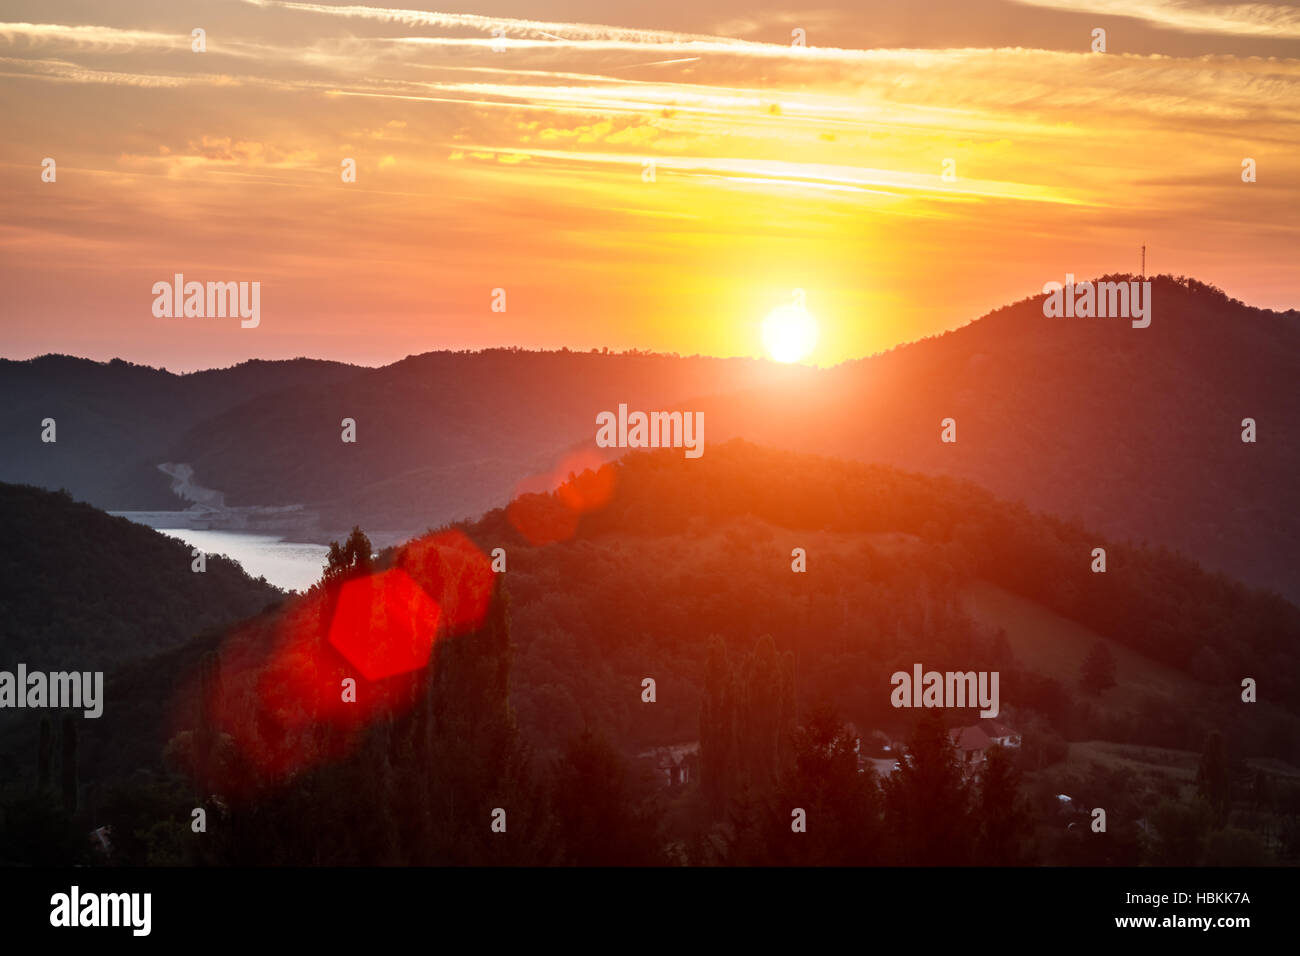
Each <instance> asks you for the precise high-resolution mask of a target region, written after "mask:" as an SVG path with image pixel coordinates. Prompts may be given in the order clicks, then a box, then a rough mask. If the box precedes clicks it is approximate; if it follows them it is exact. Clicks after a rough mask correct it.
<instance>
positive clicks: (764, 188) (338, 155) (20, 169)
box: [0, 0, 1300, 370]
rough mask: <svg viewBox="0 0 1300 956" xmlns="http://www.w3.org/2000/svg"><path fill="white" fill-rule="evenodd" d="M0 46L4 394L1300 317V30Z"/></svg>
mask: <svg viewBox="0 0 1300 956" xmlns="http://www.w3.org/2000/svg"><path fill="white" fill-rule="evenodd" d="M1121 11H1123V12H1125V13H1127V14H1129V15H1125V16H1121V15H1118V14H1119V12H1121ZM4 16H5V18H6V20H7V21H9V22H7V23H5V24H0V74H3V75H2V78H0V111H2V113H3V115H4V116H5V118H6V135H5V137H4V140H3V144H2V145H0V206H2V208H3V210H4V211H3V214H2V216H0V242H2V243H3V244H4V254H3V259H2V261H0V284H2V286H3V289H4V296H3V301H2V304H0V310H3V319H2V322H3V330H4V332H3V338H2V339H0V355H3V356H4V357H7V358H26V357H30V356H32V355H37V354H41V353H44V352H51V351H55V352H68V353H72V354H76V355H86V356H90V357H93V358H100V359H106V358H111V357H115V356H120V357H123V358H126V359H128V360H131V361H137V362H145V363H149V364H155V365H165V366H166V367H168V368H172V369H175V370H189V369H195V368H207V367H212V366H220V365H229V364H231V363H233V362H237V361H240V360H243V359H245V358H250V357H263V358H276V357H288V356H295V355H310V356H313V357H323V358H336V359H342V360H346V361H353V362H361V363H366V364H378V363H382V362H388V361H392V360H394V359H397V358H401V357H402V356H404V355H407V354H410V353H415V352H423V351H428V350H431V349H438V348H478V347H486V346H494V345H521V346H526V347H542V348H559V347H561V346H568V347H570V348H577V349H587V348H590V347H593V346H596V347H601V346H608V347H610V348H615V349H625V348H640V349H652V350H656V351H669V352H672V351H675V352H680V353H694V352H701V353H709V354H716V355H758V354H761V352H762V343H761V340H760V336H759V327H760V323H761V321H762V319H763V317H764V315H765V314H766V313H767V312H768V311H769V310H771V309H772V308H773V307H775V306H778V305H782V304H784V303H786V302H788V301H790V296H791V290H792V289H795V288H800V289H803V290H804V293H805V295H806V299H807V304H808V308H809V309H810V310H811V312H812V313H813V314H814V315H815V316H816V317H817V319H818V321H819V324H820V327H821V335H820V339H819V342H818V345H817V348H816V350H815V351H814V352H813V354H812V356H811V357H810V361H813V362H816V363H818V364H823V365H825V364H832V363H835V362H839V361H843V360H845V359H848V358H854V357H858V356H861V355H865V354H869V353H871V352H875V351H878V350H881V349H884V348H889V347H891V346H892V345H895V344H897V343H899V342H901V341H909V340H913V339H916V338H919V337H922V336H925V335H929V334H934V333H936V332H940V331H943V330H944V329H947V328H952V327H955V326H957V325H961V324H963V323H965V322H967V321H969V320H970V319H972V318H975V317H977V316H979V315H980V314H981V313H983V312H985V311H987V310H988V309H990V308H993V307H996V306H998V305H1001V304H1004V303H1006V302H1008V301H1013V300H1016V299H1020V298H1023V297H1024V296H1027V295H1032V294H1035V293H1037V292H1038V291H1040V290H1041V288H1042V285H1043V283H1044V282H1047V281H1052V280H1056V281H1061V280H1062V279H1063V278H1064V275H1065V273H1067V272H1072V273H1074V274H1076V275H1078V276H1080V277H1084V276H1088V275H1094V274H1098V273H1103V272H1110V271H1122V270H1124V271H1127V270H1134V271H1135V270H1136V269H1137V266H1138V247H1139V246H1140V245H1141V244H1142V243H1143V242H1145V243H1147V245H1148V246H1149V247H1150V251H1149V254H1148V268H1149V270H1153V271H1160V272H1166V271H1167V272H1172V273H1174V274H1185V275H1193V276H1195V277H1197V278H1199V279H1202V280H1204V281H1208V282H1211V283H1213V284H1215V285H1218V286H1220V287H1222V288H1223V289H1225V291H1227V292H1228V293H1229V294H1231V295H1233V296H1236V297H1238V298H1241V299H1243V300H1245V301H1247V302H1249V303H1251V304H1255V305H1262V306H1269V307H1274V308H1283V309H1285V308H1291V307H1296V306H1297V305H1300V278H1298V277H1297V275H1298V273H1297V269H1296V267H1295V265H1296V261H1297V258H1298V257H1297V249H1298V248H1300V244H1298V243H1297V238H1298V235H1297V233H1298V231H1300V185H1298V184H1300V131H1298V127H1297V117H1300V58H1298V57H1300V11H1298V10H1297V8H1295V7H1294V6H1282V5H1276V6H1274V5H1269V4H1236V5H1234V4H1225V3H1204V4H1202V3H1197V2H1175V0H1141V2H1135V3H1129V2H1125V3H1119V2H1118V0H1032V2H1031V0H1025V2H1009V0H997V2H987V0H971V2H957V0H951V2H940V3H929V4H921V3H916V4H898V3H890V4H870V3H868V4H862V3H859V2H854V3H852V4H844V5H841V6H839V7H838V8H837V6H834V5H822V4H818V5H816V6H815V7H813V6H811V5H810V6H808V7H807V8H806V9H804V10H801V9H800V8H799V7H798V6H792V5H788V4H776V5H771V6H759V5H756V4H755V3H753V2H750V0H746V2H741V0H721V2H709V3H687V2H684V0H666V2H659V3H653V4H649V3H646V4H608V3H596V2H594V0H576V2H574V0H570V2H547V0H532V2H504V3H473V4H462V5H457V6H456V7H454V8H452V10H450V11H445V12H440V13H427V12H422V11H418V10H412V9H396V10H394V9H390V8H384V7H375V6H365V5H360V4H357V5H349V6H340V5H332V4H328V3H296V2H275V0H257V2H252V0H230V2H228V3H223V4H212V3H198V2H196V3H192V4H186V3H175V2H168V0H124V2H118V3H113V4H102V3H93V2H87V0H81V2H67V0H40V2H33V0H17V2H15V0H10V2H8V3H6V5H5V11H4ZM521 17H526V18H528V19H518V18H521ZM195 27H202V28H203V29H204V30H206V33H207V38H206V40H207V52H204V53H195V52H192V51H191V30H192V29H193V28H195ZM1094 27H1102V28H1104V29H1105V30H1106V33H1107V37H1106V42H1107V52H1105V53H1093V52H1091V50H1090V45H1091V43H1092V39H1091V33H1092V30H1093V28H1094ZM494 29H495V30H498V31H499V32H500V34H501V36H502V37H503V39H494V38H493V31H494ZM796 29H801V30H803V31H804V32H805V35H806V43H807V47H806V48H804V49H799V48H797V47H793V46H792V45H791V38H792V31H793V30H796ZM494 44H496V45H498V46H503V47H504V48H503V49H493V45H494ZM44 157H52V158H54V159H55V161H56V163H57V181H56V182H54V183H44V182H42V181H41V160H42V159H43V158H44ZM345 157H351V158H355V160H356V163H357V170H358V179H357V182H355V183H344V182H342V181H341V177H340V162H341V161H342V160H343V159H344V158H345ZM1244 157H1252V158H1254V159H1255V160H1256V161H1257V164H1258V182H1256V183H1253V184H1245V183H1242V182H1241V163H1242V159H1243V158H1244ZM945 159H951V160H953V161H954V163H955V173H956V178H955V180H953V181H951V182H948V181H945V180H944V178H943V176H942V172H943V163H944V160H945ZM646 161H653V162H654V164H655V169H654V172H655V175H654V181H653V182H645V181H644V179H643V171H644V169H645V163H646ZM176 272H183V273H184V274H185V276H186V278H187V279H195V280H199V281H208V280H213V281H228V280H246V281H259V282H261V285H262V292H261V323H260V325H259V326H258V327H257V328H256V329H241V328H240V325H239V322H238V320H229V319H201V318H189V319H166V318H164V319H159V318H155V317H154V315H153V314H152V311H151V305H152V302H153V296H152V294H151V291H150V290H151V287H152V285H153V283H155V282H157V281H160V280H166V281H170V280H171V277H172V276H173V274H174V273H176ZM495 288H504V289H505V290H506V295H507V311H506V312H504V313H501V312H493V311H492V309H491V303H492V290H493V289H495Z"/></svg>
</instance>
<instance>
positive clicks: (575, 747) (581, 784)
mask: <svg viewBox="0 0 1300 956" xmlns="http://www.w3.org/2000/svg"><path fill="white" fill-rule="evenodd" d="M552 801H553V806H554V809H555V817H556V821H557V823H558V825H559V829H560V835H561V837H562V839H563V841H564V855H565V858H566V860H567V861H568V862H570V863H576V864H578V865H580V866H647V865H653V864H661V863H663V862H665V859H664V856H663V852H662V850H661V849H660V845H659V823H660V818H659V814H658V813H657V812H655V808H654V807H653V806H652V805H651V804H650V803H649V802H648V801H643V800H638V798H637V795H636V793H635V792H634V791H633V789H632V786H631V781H630V780H629V776H628V772H627V765H626V763H625V762H624V760H623V758H622V757H621V756H620V755H619V753H618V751H617V750H615V749H614V748H613V746H612V745H611V744H610V743H609V741H608V740H607V739H605V737H603V736H601V735H599V734H597V733H594V732H593V731H592V730H591V729H590V728H587V729H584V730H583V731H582V733H581V734H579V735H578V736H577V737H575V738H573V739H572V740H570V741H569V745H568V747H567V748H566V749H565V752H564V756H563V757H561V758H560V759H559V760H558V761H557V763H556V765H555V776H554V784H553V787H552Z"/></svg>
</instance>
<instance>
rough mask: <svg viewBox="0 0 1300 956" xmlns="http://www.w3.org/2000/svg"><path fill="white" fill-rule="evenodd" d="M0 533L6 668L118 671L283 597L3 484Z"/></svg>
mask: <svg viewBox="0 0 1300 956" xmlns="http://www.w3.org/2000/svg"><path fill="white" fill-rule="evenodd" d="M0 529H3V534H4V539H5V541H6V543H7V547H5V548H4V549H3V553H0V648H3V649H4V661H5V666H11V665H13V664H16V663H18V662H20V661H21V662H23V663H26V664H27V666H28V667H29V668H30V669H31V670H61V669H64V668H73V669H76V670H100V669H107V670H111V669H112V668H114V667H116V666H118V665H121V664H123V663H126V662H128V661H132V660H139V659H143V658H147V657H149V656H151V655H154V654H157V653H159V652H162V651H166V650H170V649H172V648H176V647H179V646H181V645H183V644H184V643H186V641H188V640H189V638H191V637H192V636H193V635H194V634H196V633H197V632H199V631H201V630H204V629H212V628H219V627H225V626H227V625H229V624H231V623H232V622H234V621H236V620H238V619H240V618H241V617H247V616H249V615H251V614H255V613H257V612H258V611H260V610H262V608H264V607H265V606H266V605H267V604H268V602H271V601H275V600H278V599H279V598H280V596H281V592H280V591H279V590H277V589H276V588H274V587H272V586H270V585H269V584H267V583H266V582H265V581H262V580H257V581H254V580H253V579H251V578H249V577H248V576H247V575H246V574H244V573H243V571H242V570H241V569H240V567H239V565H237V564H235V563H234V562H232V561H229V560H227V559H225V558H222V557H220V556H216V555H213V556H209V557H208V558H207V564H206V568H207V569H206V571H204V572H203V573H196V572H194V571H192V570H191V561H192V558H191V552H190V549H189V548H188V547H187V546H186V545H184V544H183V543H182V542H180V541H178V540H176V539H174V538H169V537H166V536H164V535H161V534H159V533H157V532H156V531H152V530H151V529H149V528H146V527H144V526H143V525H138V524H134V523H133V522H130V521H127V520H126V519H125V518H114V517H112V516H110V515H106V514H104V513H103V512H102V511H99V510H97V509H96V508H94V507H92V506H90V505H88V504H84V503H82V502H77V501H73V500H72V498H71V496H69V495H67V494H66V493H59V492H49V491H43V490H41V489H38V488H33V487H29V486H24V485H10V484H0Z"/></svg>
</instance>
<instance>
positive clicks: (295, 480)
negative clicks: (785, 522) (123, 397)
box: [170, 349, 815, 534]
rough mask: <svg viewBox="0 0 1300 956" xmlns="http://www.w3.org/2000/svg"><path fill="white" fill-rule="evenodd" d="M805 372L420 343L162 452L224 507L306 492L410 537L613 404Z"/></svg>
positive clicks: (556, 448) (546, 457) (574, 434)
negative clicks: (396, 357)
mask: <svg viewBox="0 0 1300 956" xmlns="http://www.w3.org/2000/svg"><path fill="white" fill-rule="evenodd" d="M814 376H815V372H814V371H813V370H811V369H806V368H779V367H773V366H771V365H770V364H768V363H764V362H759V361H755V360H752V359H717V358H707V357H701V356H691V357H677V356H667V355H652V354H640V353H620V354H604V353H595V352H571V351H559V352H529V351H524V350H519V349H490V350H486V351H482V352H431V353H428V354H425V355H417V356H412V357H410V358H407V359H404V360H402V361H400V362H396V363H394V364H392V365H389V366H386V367H384V368H380V369H373V370H366V371H365V372H363V373H362V374H360V375H358V376H356V377H354V378H351V379H349V380H347V381H345V382H341V383H336V384H329V385H319V386H304V387H302V388H300V389H297V390H296V391H294V392H292V393H287V392H279V393H275V394H270V395H263V396H261V397H259V398H256V399H253V400H251V401H249V402H246V403H244V404H242V405H240V406H238V407H235V408H232V409H230V410H229V411H227V412H226V413H224V414H222V415H219V416H216V417H214V418H213V419H211V420H209V421H206V422H204V423H202V424H201V425H198V426H196V427H194V428H193V429H191V430H190V431H189V432H188V433H187V434H186V435H185V436H184V437H183V438H182V439H180V440H179V441H178V442H176V444H175V445H174V446H173V448H172V450H171V451H170V455H171V456H172V460H175V461H184V462H188V463H190V464H192V465H193V466H194V469H195V474H196V477H197V479H198V481H199V482H201V483H202V484H204V485H207V486H209V487H213V488H216V489H219V490H220V491H222V492H224V493H225V494H226V502H227V503H228V504H231V505H286V504H297V503H306V504H308V505H311V506H313V507H317V508H322V509H323V510H324V511H325V512H326V515H327V524H329V523H330V522H329V519H330V518H332V519H333V522H332V524H333V526H334V527H341V528H346V527H350V526H351V525H352V524H353V523H356V522H360V523H361V524H363V525H364V526H365V527H367V528H373V529H394V530H401V531H404V532H406V533H407V534H415V533H419V532H420V531H423V530H424V529H426V528H428V527H431V526H436V525H439V524H442V523H444V522H446V521H450V520H455V519H459V518H464V517H474V516H477V515H479V514H481V513H483V512H484V511H486V510H487V509H488V508H491V507H493V506H494V505H497V504H499V503H500V502H502V501H505V500H509V498H510V497H511V496H512V495H513V494H514V492H515V487H516V484H517V483H518V482H519V481H521V480H524V479H527V478H529V477H530V476H533V475H535V474H537V473H538V472H544V471H548V470H550V469H553V468H554V467H555V465H556V463H557V460H558V459H560V458H561V457H563V450H564V449H565V448H566V447H567V446H571V445H572V444H573V443H574V442H575V441H580V440H581V439H582V438H583V437H584V436H587V437H588V438H589V437H590V435H592V434H594V432H595V425H594V422H595V416H596V413H597V412H599V411H601V410H605V409H611V410H612V409H616V408H617V407H618V403H619V402H628V403H629V404H630V406H631V407H632V408H661V407H664V406H666V405H675V404H677V403H680V402H682V401H684V400H687V399H690V398H691V397H692V396H697V395H703V394H713V393H720V392H728V391H734V390H736V389H738V388H741V387H744V386H748V385H758V384H766V383H771V382H774V381H791V382H793V381H809V380H811V379H812V378H813V377H814ZM344 418H352V419H354V420H355V421H356V423H357V442H356V444H346V443H344V442H343V441H342V440H341V438H340V433H341V428H340V423H341V422H342V420H343V419H344ZM585 447H586V448H588V449H589V450H591V451H592V452H594V451H595V447H594V444H593V443H592V442H590V441H587V442H585Z"/></svg>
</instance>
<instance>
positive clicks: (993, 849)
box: [975, 744, 1030, 866]
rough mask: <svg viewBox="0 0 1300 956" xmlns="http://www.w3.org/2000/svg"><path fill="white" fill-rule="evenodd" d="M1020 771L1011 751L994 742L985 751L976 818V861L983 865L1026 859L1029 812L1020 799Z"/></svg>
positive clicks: (1001, 864)
mask: <svg viewBox="0 0 1300 956" xmlns="http://www.w3.org/2000/svg"><path fill="white" fill-rule="evenodd" d="M1019 788H1020V771H1019V770H1017V769H1016V766H1015V762H1014V760H1013V759H1012V756H1011V753H1010V751H1008V750H1007V749H1006V748H1005V747H1001V746H998V745H996V744H995V745H994V746H992V747H990V748H989V749H988V750H987V751H985V757H984V769H983V770H982V771H981V772H980V781H979V793H978V796H977V800H976V805H975V822H976V823H977V825H978V826H979V838H978V840H977V841H976V846H975V850H976V857H977V862H979V863H980V864H981V865H983V866H1014V865H1016V864H1018V863H1021V862H1023V860H1022V856H1023V851H1022V842H1023V841H1024V839H1025V837H1026V835H1027V834H1028V831H1029V825H1030V821H1029V815H1028V813H1026V811H1025V807H1024V804H1023V803H1022V801H1021V800H1020V792H1019Z"/></svg>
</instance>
